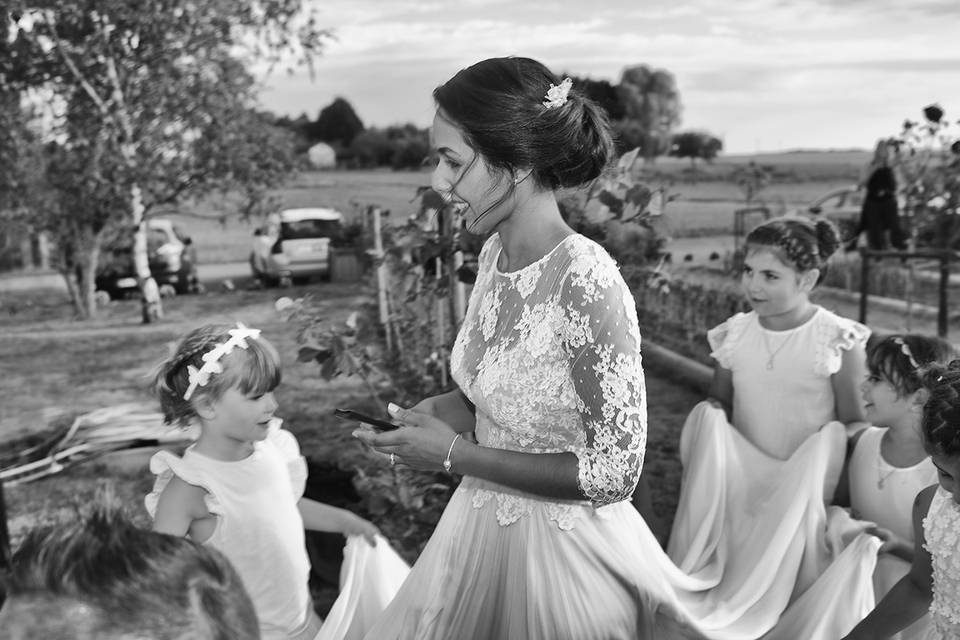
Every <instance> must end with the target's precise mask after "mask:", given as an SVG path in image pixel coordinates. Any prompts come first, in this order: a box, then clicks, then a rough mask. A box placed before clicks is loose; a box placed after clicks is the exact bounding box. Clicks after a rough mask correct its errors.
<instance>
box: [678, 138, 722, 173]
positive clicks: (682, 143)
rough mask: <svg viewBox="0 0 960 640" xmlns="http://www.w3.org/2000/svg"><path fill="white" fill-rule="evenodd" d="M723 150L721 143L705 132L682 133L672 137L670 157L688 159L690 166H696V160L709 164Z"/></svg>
mask: <svg viewBox="0 0 960 640" xmlns="http://www.w3.org/2000/svg"><path fill="white" fill-rule="evenodd" d="M721 149H723V141H722V140H720V139H719V138H717V137H714V136H712V135H710V134H709V133H707V132H706V131H682V132H680V133H676V134H674V135H673V139H672V143H671V145H670V155H671V156H673V157H675V158H690V166H691V167H696V166H697V158H702V159H703V160H706V161H707V162H710V161H711V160H713V159H714V158H716V157H717V153H719V152H720V150H721Z"/></svg>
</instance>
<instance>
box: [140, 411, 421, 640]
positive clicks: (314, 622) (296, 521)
mask: <svg viewBox="0 0 960 640" xmlns="http://www.w3.org/2000/svg"><path fill="white" fill-rule="evenodd" d="M280 422H281V421H280V420H279V419H275V420H274V421H273V423H272V424H271V426H270V431H269V433H268V434H267V438H266V439H265V440H263V441H261V442H257V443H255V445H254V451H253V453H252V454H251V455H250V456H248V457H247V458H245V459H243V460H239V461H235V462H225V461H222V460H215V459H213V458H209V457H207V456H205V455H203V454H200V453H197V452H196V451H194V449H193V447H192V446H191V447H188V448H187V450H186V451H185V452H184V454H183V456H182V457H178V456H176V455H174V454H173V453H171V452H169V451H161V452H159V453H157V454H155V455H154V456H153V458H151V460H150V471H151V472H153V473H154V474H156V476H157V478H156V481H155V482H154V487H153V491H152V492H151V493H150V494H148V495H147V496H146V499H145V503H146V508H147V512H148V513H149V514H150V517H154V516H155V514H156V509H157V502H158V501H159V499H160V495H161V494H162V493H163V490H164V489H165V488H166V486H167V484H169V482H170V480H172V479H173V477H174V476H177V477H179V478H180V479H182V480H183V481H184V482H187V483H188V484H192V485H195V486H198V487H202V488H203V489H204V490H205V491H206V495H205V497H204V500H205V503H206V507H207V509H208V510H209V511H210V513H211V514H214V515H216V516H217V525H216V528H215V529H214V532H213V535H212V536H211V537H210V538H209V539H208V540H206V541H204V542H203V544H205V545H210V546H211V547H213V548H215V549H217V550H218V551H220V552H221V553H223V554H224V555H225V556H226V557H227V559H228V560H230V562H231V564H233V566H234V568H235V569H236V570H237V573H238V574H239V575H240V578H241V580H242V581H243V584H244V586H245V587H246V589H247V592H248V593H249V595H250V599H251V601H252V602H253V605H254V608H255V609H256V611H257V617H258V619H259V621H260V633H261V635H262V637H263V638H264V640H314V639H316V640H321V639H323V640H326V639H328V638H329V639H333V638H336V639H337V640H347V639H355V638H361V637H363V634H364V633H365V632H366V629H367V628H368V627H369V625H370V624H371V623H372V620H373V619H374V618H376V617H377V616H378V615H379V613H380V612H381V611H382V610H383V608H384V606H385V605H386V603H387V602H388V601H389V600H390V599H391V598H392V597H393V595H394V593H396V590H397V588H398V587H399V584H400V583H401V582H402V580H403V579H404V578H405V577H406V573H407V567H406V565H405V564H404V562H403V561H402V560H401V559H400V558H399V556H396V553H395V552H394V551H393V550H392V549H390V545H389V543H388V542H387V541H386V540H383V539H380V540H378V544H377V546H376V547H375V548H374V547H371V546H370V545H369V544H367V543H366V542H365V541H362V540H360V539H353V538H351V539H350V540H349V541H348V543H347V546H346V548H345V550H344V565H343V570H342V571H341V576H340V583H341V593H340V596H339V597H338V599H337V601H335V603H334V605H333V608H332V609H331V612H330V615H329V616H328V618H327V620H326V621H325V622H324V624H323V627H321V623H320V619H319V618H318V617H317V615H316V613H314V611H313V602H312V601H311V598H310V592H309V589H308V586H307V584H308V580H309V573H310V560H309V558H308V556H307V552H306V547H305V544H304V543H305V538H304V528H303V520H302V519H301V516H300V512H299V510H298V508H297V502H298V501H299V500H300V498H301V497H302V496H303V491H304V488H305V486H306V480H307V465H306V462H305V460H304V459H303V457H302V456H301V455H300V447H299V445H298V444H297V440H296V438H295V437H294V435H293V434H292V433H290V432H289V431H286V430H285V429H281V428H280ZM359 582H365V584H358V583H359Z"/></svg>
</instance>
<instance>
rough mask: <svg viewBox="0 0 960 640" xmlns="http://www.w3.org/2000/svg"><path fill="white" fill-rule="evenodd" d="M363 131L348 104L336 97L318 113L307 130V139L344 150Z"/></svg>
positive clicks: (360, 123)
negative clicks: (333, 145) (326, 143)
mask: <svg viewBox="0 0 960 640" xmlns="http://www.w3.org/2000/svg"><path fill="white" fill-rule="evenodd" d="M363 130H364V127H363V122H361V121H360V118H358V117H357V114H356V112H355V111H354V110H353V107H351V106H350V103H349V102H347V101H346V100H344V99H343V98H339V97H338V98H336V99H335V100H334V101H333V102H331V103H330V104H329V105H327V106H326V107H324V108H323V109H322V110H321V111H320V115H319V116H318V117H317V121H316V122H314V123H312V124H311V125H310V127H309V128H308V129H307V137H308V138H309V139H310V142H328V143H330V144H336V145H337V146H339V147H341V148H346V147H349V146H350V143H351V142H353V139H354V138H355V137H357V134H359V133H361V132H363Z"/></svg>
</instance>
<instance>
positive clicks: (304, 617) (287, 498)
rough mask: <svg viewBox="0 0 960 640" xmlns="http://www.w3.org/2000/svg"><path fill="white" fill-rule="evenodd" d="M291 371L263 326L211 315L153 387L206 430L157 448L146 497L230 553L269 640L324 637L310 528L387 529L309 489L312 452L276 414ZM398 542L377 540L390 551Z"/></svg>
mask: <svg viewBox="0 0 960 640" xmlns="http://www.w3.org/2000/svg"><path fill="white" fill-rule="evenodd" d="M280 378H281V370H280V358H279V356H278V354H277V352H276V350H275V349H274V348H273V346H272V345H271V344H270V343H269V342H268V341H267V340H266V339H265V338H264V337H263V336H262V335H260V331H259V330H258V329H250V328H247V327H244V326H243V325H240V324H238V325H236V326H231V325H225V324H210V325H204V326H202V327H199V328H197V329H194V330H193V331H191V332H189V333H188V334H187V335H186V336H185V337H184V338H183V339H182V340H181V341H180V343H179V344H178V345H177V348H176V350H175V352H174V353H173V354H172V355H171V356H170V357H169V358H168V359H166V360H165V361H163V362H162V363H161V364H160V365H159V366H158V368H157V372H156V374H155V379H154V384H153V390H154V392H155V394H156V396H157V397H158V398H159V400H160V406H161V409H162V411H163V415H164V421H165V422H166V423H167V424H177V425H180V426H183V427H186V426H188V425H193V424H195V425H197V426H199V437H198V438H197V440H196V442H195V443H194V444H193V445H191V446H190V447H188V448H187V450H186V451H185V452H184V454H183V456H182V457H180V456H176V455H174V454H173V453H171V452H168V451H162V452H160V453H157V454H155V455H154V456H153V458H152V459H151V460H150V470H151V471H152V472H153V473H154V474H156V476H157V478H156V481H155V484H154V487H153V491H152V492H151V493H150V494H149V495H148V496H147V497H146V507H147V511H148V512H149V514H150V516H151V517H152V518H153V528H154V530H155V531H159V532H162V533H168V534H172V535H176V536H185V537H188V538H190V539H191V540H194V541H195V542H198V543H200V544H204V545H210V546H212V547H214V548H216V549H217V550H219V551H221V552H222V553H223V554H224V555H226V556H227V558H228V559H229V560H230V561H231V562H232V563H233V565H234V567H235V568H236V569H237V572H238V573H239V574H240V578H241V579H242V580H243V583H244V586H245V587H246V588H247V591H248V592H249V594H250V597H251V600H252V601H253V605H254V608H255V610H256V614H257V618H258V619H259V622H260V633H261V636H262V637H263V638H264V640H293V639H296V640H301V639H303V640H307V639H313V638H315V637H317V634H318V633H319V632H320V628H321V621H320V619H319V618H318V617H317V615H316V613H315V612H314V610H313V604H312V601H311V598H310V591H309V589H308V588H307V582H308V578H309V573H310V561H309V559H308V557H307V552H306V548H305V546H304V541H305V539H304V528H307V529H311V530H315V531H336V532H340V533H343V534H344V535H346V536H362V537H363V538H365V539H366V540H367V542H368V543H369V544H370V545H373V544H376V539H377V538H378V535H379V532H378V530H377V528H376V527H375V526H374V525H372V524H371V523H369V522H367V521H366V520H364V519H363V518H360V517H359V516H357V515H355V514H353V513H351V512H350V511H347V510H345V509H339V508H337V507H332V506H330V505H326V504H322V503H320V502H317V501H315V500H311V499H309V498H305V497H303V492H304V488H305V485H306V480H307V466H306V462H305V461H304V459H303V457H302V456H301V455H300V448H299V446H298V444H297V439H296V438H295V437H294V436H293V434H292V433H290V432H289V431H287V430H285V429H281V428H280V422H281V420H280V419H279V418H278V417H277V416H276V415H275V412H276V410H277V402H276V399H275V398H274V395H273V392H274V389H275V388H276V387H277V385H279V384H280ZM358 545H359V543H358V542H357V541H356V540H349V541H348V545H347V551H346V552H345V553H347V554H356V553H373V552H371V551H367V550H365V549H369V547H368V546H367V545H366V544H364V545H360V546H359V547H358ZM388 546H389V545H387V544H386V543H385V542H383V541H382V540H381V544H379V545H377V547H378V548H379V550H380V553H389V551H388ZM374 557H379V556H374ZM371 593H376V590H371ZM375 602H376V601H375V600H371V601H370V603H369V604H374V603H375ZM383 604H384V603H382V602H381V603H380V606H382V605H383ZM369 613H370V611H369V610H367V611H366V612H365V614H366V615H369ZM338 615H341V616H343V615H350V613H349V612H343V613H339V614H338ZM329 622H330V620H328V623H329ZM340 623H341V621H340V620H337V624H340Z"/></svg>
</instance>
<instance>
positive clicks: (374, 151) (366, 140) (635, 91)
mask: <svg viewBox="0 0 960 640" xmlns="http://www.w3.org/2000/svg"><path fill="white" fill-rule="evenodd" d="M565 75H570V74H565ZM570 77H571V78H572V79H573V83H574V87H575V88H576V89H577V90H579V91H580V92H582V93H583V94H585V95H587V96H589V97H590V98H592V99H593V100H594V101H596V102H597V103H598V104H599V105H600V106H601V107H602V108H603V109H604V110H606V112H607V115H608V116H609V118H610V120H611V122H612V123H613V128H614V131H615V134H616V139H617V146H618V150H619V151H621V152H623V151H626V150H630V149H635V148H639V149H640V151H641V156H642V157H643V158H644V160H645V161H647V162H653V161H654V160H655V159H656V158H657V157H658V156H663V155H670V156H675V157H680V158H689V159H690V161H691V163H692V164H695V163H696V160H698V159H703V160H706V161H708V162H709V161H711V160H713V159H714V158H715V157H716V156H717V154H718V153H719V152H720V151H721V150H722V149H723V141H722V140H720V139H719V138H717V137H716V136H714V135H712V134H711V133H709V132H707V131H703V130H698V129H694V130H687V131H678V130H677V129H678V127H679V125H680V120H681V111H682V106H681V102H680V92H679V90H678V89H677V84H676V80H675V79H674V77H673V75H672V74H671V73H670V72H669V71H666V70H664V69H651V68H650V67H647V66H646V65H637V66H633V67H628V68H626V69H625V70H624V71H623V74H622V76H621V79H620V82H619V83H618V84H612V83H610V82H609V81H607V80H592V79H589V78H581V77H577V76H573V75H570ZM275 124H276V125H277V126H280V127H282V128H284V129H287V130H289V131H290V132H291V133H292V134H293V135H294V137H295V140H296V144H297V149H298V151H300V152H302V153H306V151H307V150H308V149H309V148H311V147H312V146H313V145H315V144H317V143H319V142H324V143H326V144H329V145H330V146H331V147H332V148H333V150H334V152H335V153H336V162H337V165H339V166H341V167H345V168H372V167H393V168H394V169H410V168H417V167H420V166H423V164H424V163H425V162H426V160H427V157H428V155H429V152H430V142H429V140H430V138H429V132H428V130H426V129H420V128H418V127H417V126H416V125H413V124H399V125H392V126H389V127H385V128H379V127H370V128H366V127H364V125H363V122H362V121H361V120H360V118H359V117H358V116H357V114H356V112H355V111H354V110H353V107H352V106H351V105H350V103H349V102H347V100H345V99H344V98H341V97H338V98H336V99H335V100H334V101H333V102H332V103H330V104H329V105H327V106H326V107H324V108H323V109H322V110H321V111H320V113H319V115H318V116H317V119H316V120H311V119H310V118H309V117H308V116H307V115H306V114H301V115H300V116H299V117H297V118H295V119H294V118H289V117H286V116H283V117H278V118H276V119H275Z"/></svg>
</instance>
